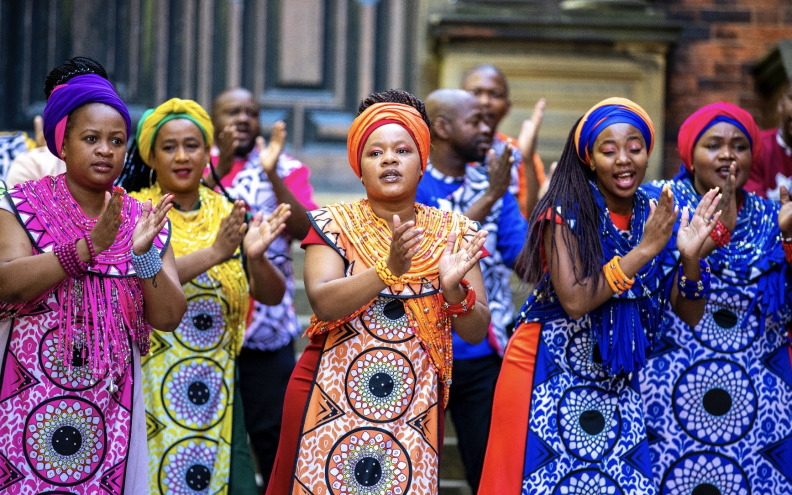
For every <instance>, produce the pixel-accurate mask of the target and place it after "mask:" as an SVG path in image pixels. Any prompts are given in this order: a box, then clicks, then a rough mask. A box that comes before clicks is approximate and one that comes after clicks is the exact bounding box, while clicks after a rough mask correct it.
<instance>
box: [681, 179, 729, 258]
mask: <svg viewBox="0 0 792 495" xmlns="http://www.w3.org/2000/svg"><path fill="white" fill-rule="evenodd" d="M720 200H721V195H719V194H718V189H717V188H714V189H710V190H709V191H707V194H705V195H704V196H703V197H702V198H701V201H699V204H698V206H697V207H696V211H695V212H694V213H693V216H692V217H691V216H690V210H689V209H688V208H687V207H686V208H684V209H683V210H682V219H681V220H680V223H679V231H678V232H677V249H678V250H679V254H680V256H681V257H683V258H688V259H698V258H700V257H701V248H702V247H703V246H704V242H705V241H706V240H707V238H708V237H709V235H710V232H712V230H713V229H714V228H715V225H716V224H717V223H718V220H719V219H720V216H721V212H720V211H717V212H716V209H717V207H718V204H719V202H720Z"/></svg>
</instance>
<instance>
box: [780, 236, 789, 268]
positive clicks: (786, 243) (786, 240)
mask: <svg viewBox="0 0 792 495" xmlns="http://www.w3.org/2000/svg"><path fill="white" fill-rule="evenodd" d="M781 246H782V247H783V248H784V257H785V258H786V260H787V263H792V237H784V238H782V239H781Z"/></svg>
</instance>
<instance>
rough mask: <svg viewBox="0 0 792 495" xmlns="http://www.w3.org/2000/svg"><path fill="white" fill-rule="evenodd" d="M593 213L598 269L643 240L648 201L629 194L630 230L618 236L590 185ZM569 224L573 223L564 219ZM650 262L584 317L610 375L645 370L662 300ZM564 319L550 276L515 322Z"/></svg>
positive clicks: (657, 271) (655, 265) (658, 273)
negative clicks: (595, 216) (628, 284)
mask: <svg viewBox="0 0 792 495" xmlns="http://www.w3.org/2000/svg"><path fill="white" fill-rule="evenodd" d="M590 186H591V188H592V192H593V193H594V198H595V200H596V202H597V207H598V210H599V218H600V221H599V232H597V234H598V235H599V237H600V239H601V243H602V254H603V260H602V263H603V264H604V263H605V262H606V261H607V260H610V259H611V258H613V257H614V256H622V257H623V256H625V255H626V254H627V253H629V252H630V251H631V250H632V249H633V248H634V247H635V246H637V245H638V244H639V243H640V241H641V239H642V238H643V229H644V225H645V224H646V220H647V219H648V218H649V212H650V204H649V197H648V196H647V195H646V194H645V193H644V192H643V191H641V190H638V191H637V192H636V193H635V196H634V199H633V211H632V215H631V218H630V230H629V232H625V231H622V230H619V229H618V228H617V227H616V226H615V225H614V224H613V221H612V219H611V216H610V212H609V211H608V208H607V206H606V205H605V198H604V196H603V195H602V193H601V192H600V191H599V189H598V188H597V186H596V184H594V183H593V182H591V183H590ZM564 219H565V221H567V222H570V221H573V220H574V219H572V218H567V217H565V218H564ZM664 256H667V254H666V252H665V251H663V252H661V254H660V255H658V256H657V257H655V258H653V259H652V260H651V261H649V262H648V263H647V264H646V265H644V266H643V267H641V269H640V270H639V271H638V273H637V274H636V275H635V277H634V278H635V282H634V283H633V286H632V288H630V289H628V290H625V291H624V292H623V293H622V294H614V295H613V296H612V297H611V298H610V299H608V300H607V301H606V302H605V303H603V304H602V305H600V306H599V307H597V308H595V309H593V310H592V311H590V312H589V313H588V315H587V317H588V319H589V320H590V326H591V331H592V333H593V337H594V338H595V339H596V341H597V344H598V346H599V350H600V354H601V356H602V365H603V368H605V369H608V370H609V371H610V372H611V373H612V374H613V375H618V374H620V373H622V372H625V373H631V372H634V371H637V370H639V369H640V368H642V367H643V366H644V365H645V364H646V350H647V347H648V346H649V345H650V344H651V343H652V342H654V340H655V339H656V338H657V336H658V333H659V328H660V322H661V317H662V308H663V306H664V304H665V300H666V295H665V291H664V287H663V286H664V284H663V280H664V278H663V272H662V270H661V263H660V260H659V258H662V257H664ZM562 315H566V313H564V312H563V308H562V307H561V304H560V303H559V302H558V298H557V297H555V294H554V291H553V288H552V285H551V282H550V274H549V273H545V275H544V278H543V279H542V281H541V282H540V283H539V284H538V286H537V288H536V289H535V290H534V291H533V293H532V295H531V297H530V298H529V299H528V301H526V303H525V305H524V306H523V308H522V309H521V310H520V320H521V321H547V320H549V319H554V318H557V317H560V316H562Z"/></svg>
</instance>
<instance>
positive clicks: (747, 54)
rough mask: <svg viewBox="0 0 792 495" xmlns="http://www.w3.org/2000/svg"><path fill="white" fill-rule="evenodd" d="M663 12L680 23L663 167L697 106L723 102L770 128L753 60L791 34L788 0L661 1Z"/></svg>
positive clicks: (671, 165) (771, 116) (673, 164)
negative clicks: (684, 125) (678, 135)
mask: <svg viewBox="0 0 792 495" xmlns="http://www.w3.org/2000/svg"><path fill="white" fill-rule="evenodd" d="M663 3H664V4H665V5H666V9H667V11H668V15H669V17H670V18H671V19H674V20H677V21H680V22H681V23H683V25H684V29H683V31H682V38H681V40H680V42H679V43H678V44H677V45H676V46H675V47H674V48H673V49H672V51H671V52H670V53H669V61H668V62H669V63H668V67H669V74H668V92H667V95H668V96H667V98H668V101H667V102H666V133H665V135H666V140H665V141H666V142H665V157H666V159H665V162H666V163H665V170H666V176H667V177H671V176H672V175H673V174H675V173H676V171H677V170H678V168H679V158H678V157H679V155H678V153H677V152H676V136H677V133H678V131H679V127H680V126H681V125H682V122H684V120H685V118H687V117H688V116H689V115H690V114H691V113H693V112H694V111H696V110H697V109H698V108H700V107H701V106H703V105H706V104H709V103H713V102H716V101H721V100H722V101H729V102H731V103H735V104H737V105H740V106H741V107H743V108H745V109H746V110H748V111H750V112H751V113H752V114H753V115H754V118H755V119H756V121H757V123H758V124H759V127H760V128H762V129H765V128H769V127H775V126H776V125H777V123H776V115H775V113H774V112H775V100H774V98H773V96H772V95H762V94H758V93H757V91H756V90H755V88H754V79H753V76H752V74H751V68H752V67H753V65H754V64H755V63H756V62H757V61H758V60H760V59H761V58H762V57H764V56H765V55H766V54H767V53H768V52H769V51H770V50H771V49H772V48H773V47H774V46H775V45H776V43H777V42H778V40H781V39H790V38H792V2H791V1H790V0H666V1H664V2H663Z"/></svg>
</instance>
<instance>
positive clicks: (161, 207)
mask: <svg viewBox="0 0 792 495" xmlns="http://www.w3.org/2000/svg"><path fill="white" fill-rule="evenodd" d="M171 201H173V195H172V194H166V195H164V196H163V197H161V198H160V200H159V201H158V202H157V204H156V205H154V206H153V207H152V206H151V200H150V199H149V200H148V201H146V202H145V203H143V213H142V214H141V215H140V219H139V220H138V222H137V225H135V230H134V231H133V232H132V252H134V253H135V254H136V255H138V256H142V255H144V254H146V252H148V250H149V249H151V243H152V242H154V238H155V237H157V235H158V234H159V233H160V231H161V230H162V229H163V228H164V227H165V225H166V224H167V223H168V218H167V215H168V211H170V209H171V208H172V207H173V204H171Z"/></svg>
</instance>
